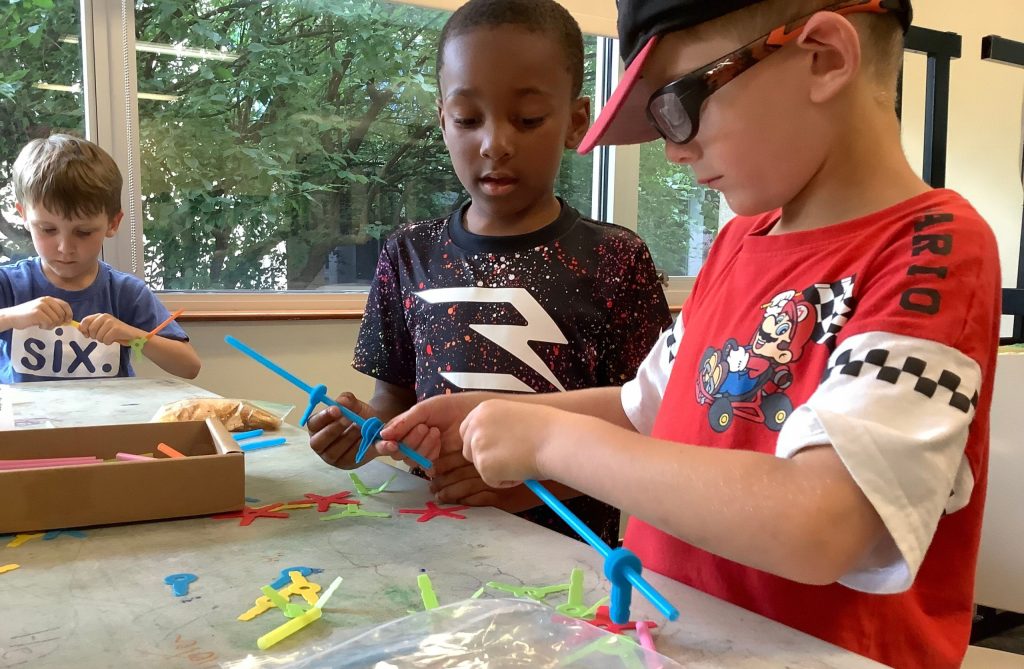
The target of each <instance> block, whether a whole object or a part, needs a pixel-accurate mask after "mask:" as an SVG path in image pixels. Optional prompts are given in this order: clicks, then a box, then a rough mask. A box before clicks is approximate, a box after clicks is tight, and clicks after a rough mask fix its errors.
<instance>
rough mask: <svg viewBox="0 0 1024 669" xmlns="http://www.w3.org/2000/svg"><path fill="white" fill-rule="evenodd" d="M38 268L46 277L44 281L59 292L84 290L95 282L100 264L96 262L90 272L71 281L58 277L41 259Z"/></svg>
mask: <svg viewBox="0 0 1024 669" xmlns="http://www.w3.org/2000/svg"><path fill="white" fill-rule="evenodd" d="M39 268H40V269H41V270H43V276H45V277H46V280H47V281H49V282H50V283H51V284H53V285H54V286H55V287H57V288H60V289H61V290H85V289H86V288H88V287H89V286H91V285H92V284H93V282H94V281H96V277H97V275H99V273H100V263H99V261H98V260H97V261H95V262H94V263H93V266H92V269H91V270H90V271H87V272H84V273H82V274H79V275H78V276H76V277H74V278H72V279H64V278H62V277H60V276H58V275H57V274H56V273H54V271H53V270H52V269H50V267H49V266H48V265H47V264H46V261H45V260H43V259H42V258H40V259H39Z"/></svg>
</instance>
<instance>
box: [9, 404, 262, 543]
mask: <svg viewBox="0 0 1024 669" xmlns="http://www.w3.org/2000/svg"><path fill="white" fill-rule="evenodd" d="M160 442H164V443H166V444H168V445H170V446H173V447H174V448H175V449H177V450H178V451H180V452H181V453H183V454H184V455H187V456H189V457H187V458H176V459H172V458H167V457H166V456H164V455H163V454H162V453H159V452H157V450H156V447H157V444H159V443H160ZM119 452H123V453H135V454H141V453H153V455H154V457H155V458H156V459H154V460H153V461H152V462H148V461H147V462H120V461H114V460H113V458H114V456H115V455H116V454H117V453H119ZM92 455H94V456H96V457H99V458H101V459H103V460H111V461H110V462H103V463H101V464H95V465H84V466H79V467H50V468H45V469H19V470H11V471H3V470H0V534H3V533H11V532H31V531H36V530H53V529H65V528H70V527H82V526H86V525H110V524H112V523H129V522H135V521H140V520H158V519H161V518H181V517H186V516H203V515H208V514H212V513H221V512H225V511H237V510H239V509H241V508H242V507H243V506H244V504H245V457H244V455H243V454H242V452H241V451H240V450H239V448H238V444H237V443H236V442H235V440H234V439H232V437H231V434H230V433H228V431H227V430H225V429H224V426H223V425H222V424H221V423H220V421H218V420H217V419H215V418H210V419H207V420H206V421H205V422H203V421H193V422H183V423H141V424H135V425H103V426H97V427H69V428H54V429H45V430H19V431H10V432H0V460H19V459H36V458H65V457H75V456H92Z"/></svg>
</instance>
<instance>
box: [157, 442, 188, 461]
mask: <svg viewBox="0 0 1024 669" xmlns="http://www.w3.org/2000/svg"><path fill="white" fill-rule="evenodd" d="M156 450H158V451H160V452H161V453H163V454H164V455H166V456H167V457H169V458H184V457H186V456H185V454H184V453H182V452H181V451H179V450H176V449H174V448H171V447H170V446H168V445H167V444H164V443H160V444H159V445H157V447H156Z"/></svg>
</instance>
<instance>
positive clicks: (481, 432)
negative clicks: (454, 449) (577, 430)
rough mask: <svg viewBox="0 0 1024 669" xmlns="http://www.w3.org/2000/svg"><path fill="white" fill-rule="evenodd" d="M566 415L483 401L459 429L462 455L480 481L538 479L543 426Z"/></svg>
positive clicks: (508, 483)
mask: <svg viewBox="0 0 1024 669" xmlns="http://www.w3.org/2000/svg"><path fill="white" fill-rule="evenodd" d="M568 416H570V414H568V413H567V412H564V411H559V410H558V409H553V408H551V407H546V406H543V405H531V404H523V403H522V402H514V401H509V400H497V399H492V400H487V401H486V402H483V403H482V404H480V406H478V407H477V408H475V409H473V411H472V412H470V413H469V415H468V416H466V419H465V420H464V421H463V422H462V425H461V426H460V428H459V433H460V435H461V437H462V444H463V446H462V454H463V456H465V458H466V459H467V460H469V461H470V462H472V463H473V464H475V465H476V469H477V471H479V472H480V476H481V478H482V479H483V481H484V483H486V484H488V485H490V486H493V487H495V488H511V487H513V486H517V485H519V484H520V483H522V482H523V481H524V480H526V479H537V478H542V475H541V472H540V465H539V457H540V451H541V448H542V446H543V444H544V442H545V428H546V427H547V426H548V425H550V424H551V422H552V421H558V420H565V419H567V417H568Z"/></svg>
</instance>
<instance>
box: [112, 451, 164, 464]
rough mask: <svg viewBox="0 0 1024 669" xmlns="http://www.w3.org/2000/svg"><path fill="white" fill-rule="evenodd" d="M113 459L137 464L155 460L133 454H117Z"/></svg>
mask: <svg viewBox="0 0 1024 669" xmlns="http://www.w3.org/2000/svg"><path fill="white" fill-rule="evenodd" d="M114 458H115V459H117V460H123V461H130V462H136V461H138V462H146V461H149V462H152V461H153V460H155V459H156V458H150V457H147V456H145V455H136V454H134V453H118V454H117V455H115V456H114Z"/></svg>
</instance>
